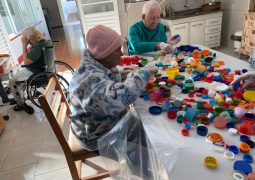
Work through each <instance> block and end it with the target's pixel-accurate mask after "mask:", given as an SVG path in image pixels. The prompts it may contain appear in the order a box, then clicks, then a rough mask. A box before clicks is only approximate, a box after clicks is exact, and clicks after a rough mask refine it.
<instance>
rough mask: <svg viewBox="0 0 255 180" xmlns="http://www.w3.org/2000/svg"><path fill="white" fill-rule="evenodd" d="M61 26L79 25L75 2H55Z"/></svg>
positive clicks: (58, 0)
mask: <svg viewBox="0 0 255 180" xmlns="http://www.w3.org/2000/svg"><path fill="white" fill-rule="evenodd" d="M57 2H58V6H59V11H60V15H61V19H62V22H63V25H75V24H80V19H79V14H78V10H77V5H76V1H75V0H57Z"/></svg>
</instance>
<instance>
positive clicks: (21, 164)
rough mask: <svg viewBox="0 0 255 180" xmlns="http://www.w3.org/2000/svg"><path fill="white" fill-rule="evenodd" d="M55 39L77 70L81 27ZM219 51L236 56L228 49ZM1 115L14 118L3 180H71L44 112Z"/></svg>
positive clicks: (0, 169)
mask: <svg viewBox="0 0 255 180" xmlns="http://www.w3.org/2000/svg"><path fill="white" fill-rule="evenodd" d="M53 40H59V41H60V42H59V43H55V44H54V47H55V51H56V57H57V58H58V59H61V60H63V61H64V62H66V63H68V64H70V65H71V66H72V67H73V68H76V67H77V66H78V65H79V63H80V59H81V56H82V51H83V50H84V41H83V36H82V32H81V28H80V25H72V26H66V27H65V28H64V29H63V28H61V29H55V30H54V31H53ZM219 51H223V52H225V53H227V54H229V55H231V53H232V51H231V49H229V48H224V47H223V48H222V47H221V48H220V49H219ZM0 113H2V114H5V115H6V114H8V115H9V116H10V120H8V121H7V122H6V129H5V131H4V133H3V134H2V135H1V136H0V179H1V180H59V179H61V180H71V175H70V172H69V169H68V167H67V163H66V160H65V157H64V154H63V151H62V149H61V147H60V145H59V143H58V141H57V139H56V137H55V135H54V133H53V131H52V130H51V127H50V125H49V123H48V121H47V120H46V118H45V115H44V113H43V112H42V111H41V110H40V109H36V111H35V114H33V115H28V114H27V113H25V112H23V111H22V112H15V113H14V111H13V110H12V106H10V105H8V104H5V105H4V106H2V107H0ZM67 129H68V128H67ZM95 161H97V162H98V161H100V160H99V159H95ZM88 173H93V171H92V170H89V171H88Z"/></svg>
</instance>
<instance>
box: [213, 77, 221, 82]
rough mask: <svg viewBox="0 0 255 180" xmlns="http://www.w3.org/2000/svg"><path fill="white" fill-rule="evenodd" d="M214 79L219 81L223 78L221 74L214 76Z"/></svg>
mask: <svg viewBox="0 0 255 180" xmlns="http://www.w3.org/2000/svg"><path fill="white" fill-rule="evenodd" d="M213 80H214V81H216V82H219V81H220V80H221V78H220V76H214V77H213Z"/></svg>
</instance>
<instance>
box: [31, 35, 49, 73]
mask: <svg viewBox="0 0 255 180" xmlns="http://www.w3.org/2000/svg"><path fill="white" fill-rule="evenodd" d="M48 46H52V44H51V42H50V41H47V40H45V39H42V40H40V41H39V42H37V43H36V44H34V45H32V48H31V51H30V52H29V53H28V54H27V58H29V59H30V60H31V61H33V62H32V63H31V65H36V66H45V62H44V55H43V51H42V50H43V48H44V47H48ZM28 69H29V70H30V71H32V72H34V73H36V72H39V71H40V70H38V69H36V68H28Z"/></svg>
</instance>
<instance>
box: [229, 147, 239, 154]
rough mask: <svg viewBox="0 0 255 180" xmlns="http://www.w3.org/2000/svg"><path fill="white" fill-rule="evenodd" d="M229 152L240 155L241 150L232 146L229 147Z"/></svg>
mask: <svg viewBox="0 0 255 180" xmlns="http://www.w3.org/2000/svg"><path fill="white" fill-rule="evenodd" d="M228 150H229V151H231V152H233V153H234V154H238V153H239V148H238V147H237V146H235V145H231V146H229V149H228Z"/></svg>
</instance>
